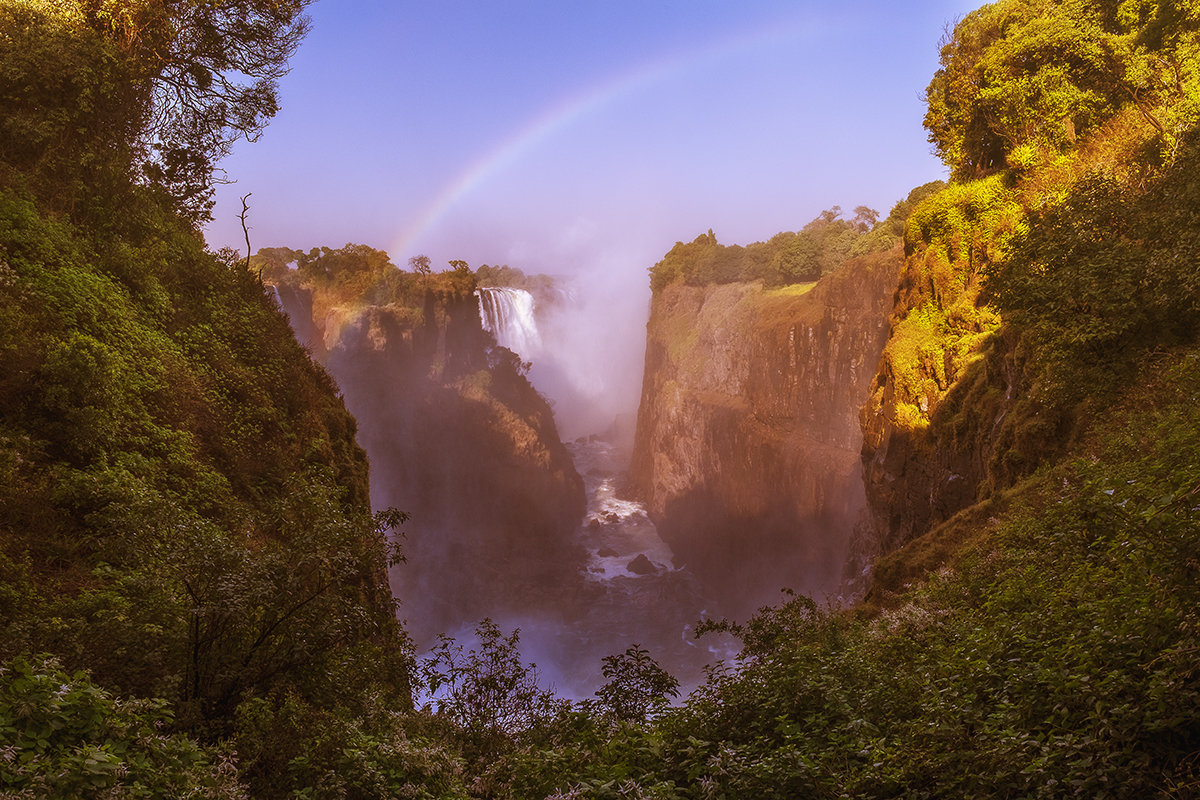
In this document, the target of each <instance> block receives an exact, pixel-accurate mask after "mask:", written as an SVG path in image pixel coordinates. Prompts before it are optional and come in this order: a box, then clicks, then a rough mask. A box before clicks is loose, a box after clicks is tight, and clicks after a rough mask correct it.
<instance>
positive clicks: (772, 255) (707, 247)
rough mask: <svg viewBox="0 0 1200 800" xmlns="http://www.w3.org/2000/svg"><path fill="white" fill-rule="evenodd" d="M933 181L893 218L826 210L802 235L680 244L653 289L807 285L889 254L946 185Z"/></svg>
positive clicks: (705, 237) (655, 270)
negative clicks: (915, 214) (926, 201)
mask: <svg viewBox="0 0 1200 800" xmlns="http://www.w3.org/2000/svg"><path fill="white" fill-rule="evenodd" d="M944 185H945V184H944V182H943V181H932V182H930V183H927V184H924V185H923V186H918V187H917V188H916V189H913V190H912V191H911V192H909V194H908V197H906V198H905V199H904V200H901V201H900V202H898V203H896V205H895V206H893V207H892V211H891V213H890V214H888V216H887V218H886V219H884V220H882V221H880V220H879V212H877V211H875V210H874V209H871V208H867V207H866V206H858V207H857V208H855V209H854V218H853V219H849V220H848V219H843V217H842V209H841V207H840V206H834V207H833V208H830V209H826V210H825V211H822V212H821V213H820V215H818V216H817V218H816V219H814V220H812V221H811V222H809V223H808V224H807V225H805V226H804V227H803V228H801V229H800V230H799V231H794V232H793V231H785V232H783V233H777V234H775V235H774V236H772V237H771V238H770V239H769V240H767V241H765V242H754V243H752V244H748V245H746V246H744V247H743V246H742V245H736V244H735V245H723V244H720V243H718V242H717V237H716V236H715V235H714V234H713V232H712V230H711V229H710V230H709V231H708V232H707V233H702V234H700V235H699V236H697V237H696V238H695V239H694V240H692V241H691V242H688V243H687V244H685V243H683V242H676V243H675V246H674V247H672V248H671V249H670V251H668V252H667V254H666V256H664V257H663V259H662V261H659V262H658V263H657V264H655V265H654V266H653V267H651V268H650V288H651V290H652V291H655V292H658V291H661V290H662V289H663V288H665V287H667V286H669V285H671V284H672V283H685V284H687V285H689V286H704V285H707V284H711V283H736V282H739V281H762V282H763V283H764V284H765V285H767V286H783V285H787V284H792V283H807V282H811V281H815V280H818V279H820V277H821V276H822V275H825V274H827V273H830V272H832V271H834V270H835V269H837V268H838V267H840V266H841V265H842V264H843V263H844V262H845V261H846V259H848V258H852V257H854V256H863V255H867V254H869V253H877V252H879V251H882V250H887V249H888V248H889V247H891V246H892V245H894V244H895V243H896V242H897V241H898V240H899V239H900V237H901V236H902V235H903V233H904V220H905V219H907V218H908V215H909V213H910V212H911V211H912V208H913V206H915V205H916V204H917V203H918V202H920V200H921V199H923V198H924V197H927V196H928V195H930V194H932V193H933V192H936V191H937V190H938V189H940V188H942V186H944Z"/></svg>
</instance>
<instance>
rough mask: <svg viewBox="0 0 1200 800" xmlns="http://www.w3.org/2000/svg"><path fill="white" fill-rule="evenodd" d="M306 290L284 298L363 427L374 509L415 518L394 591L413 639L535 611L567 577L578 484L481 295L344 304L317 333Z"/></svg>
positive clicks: (548, 416)
mask: <svg viewBox="0 0 1200 800" xmlns="http://www.w3.org/2000/svg"><path fill="white" fill-rule="evenodd" d="M303 293H304V292H303V290H299V291H296V290H292V292H291V293H285V294H282V295H281V299H282V301H283V302H284V303H285V304H286V305H287V306H288V308H287V310H288V311H289V313H290V314H291V316H292V318H293V323H292V324H293V327H294V329H295V330H296V332H297V334H298V335H300V334H302V333H306V334H307V335H309V336H313V337H319V338H318V339H317V341H310V342H307V344H309V346H310V349H312V350H313V352H314V353H315V354H317V355H319V356H322V357H323V360H324V362H325V366H326V368H327V369H328V370H329V372H330V374H332V375H333V377H334V378H335V379H336V380H337V382H338V384H339V386H340V387H341V389H342V391H343V393H344V395H345V400H346V406H347V408H349V409H350V411H351V412H352V413H353V414H354V416H355V417H356V418H357V420H358V425H359V435H358V439H359V443H360V444H361V445H362V446H363V448H364V449H365V450H366V451H367V454H368V456H369V458H370V462H371V493H372V505H373V506H374V507H375V508H377V509H378V508H386V507H389V506H390V507H395V508H399V509H401V510H403V511H405V512H407V513H408V514H410V515H411V519H410V521H409V522H408V523H407V524H406V525H405V526H404V530H405V533H406V539H405V541H404V549H405V554H406V556H407V558H408V563H407V564H406V565H402V566H400V567H398V568H397V569H395V570H393V574H392V583H393V588H394V590H395V593H396V595H397V597H398V598H399V599H400V601H401V609H400V615H401V616H402V617H405V618H407V621H408V627H409V630H410V632H411V633H412V634H413V635H414V636H415V637H416V638H417V639H418V641H422V640H425V639H427V638H429V637H430V636H432V635H433V634H436V633H438V632H441V631H445V630H449V629H452V628H454V627H456V626H458V625H460V624H462V623H464V622H474V621H477V620H478V619H480V618H482V617H484V616H488V615H492V616H495V615H497V614H501V613H506V612H521V611H526V610H529V609H532V608H536V607H538V606H539V605H542V604H543V600H544V598H546V597H547V596H550V595H551V593H553V592H554V591H555V590H556V588H557V587H559V586H561V585H563V584H565V583H566V582H569V581H570V580H572V579H573V578H574V576H575V575H576V574H577V572H578V569H579V554H577V553H575V552H573V550H572V549H571V547H570V545H569V544H568V537H569V535H570V534H571V532H572V531H573V530H574V528H575V526H576V525H577V524H578V522H579V520H580V518H581V516H582V514H583V510H584V497H583V483H582V480H581V479H580V477H579V475H578V473H576V471H575V468H574V466H573V464H572V462H571V458H570V455H569V454H568V453H567V451H566V449H565V448H564V446H563V445H562V443H561V441H560V440H559V438H558V432H557V430H556V428H555V425H554V419H553V415H552V412H551V409H550V407H549V405H548V404H547V403H546V401H545V400H544V399H543V398H542V397H541V396H540V395H538V393H537V392H536V391H534V389H533V387H532V386H530V384H529V382H528V381H527V380H526V379H525V378H524V376H523V375H522V374H521V372H520V363H519V361H517V360H516V359H515V357H512V356H511V354H510V353H509V352H508V351H507V350H503V349H500V348H497V349H494V350H489V347H488V345H489V342H488V339H487V337H486V336H485V334H484V333H483V331H482V328H481V326H480V320H479V312H478V306H477V304H476V301H475V298H474V297H473V296H470V295H465V296H462V297H439V298H434V297H433V296H430V297H428V298H427V301H426V303H425V308H424V313H423V314H422V315H420V316H421V318H420V319H414V318H413V317H414V315H413V313H412V310H411V309H398V308H393V307H388V306H365V307H358V308H346V307H339V308H334V309H332V310H331V311H330V312H329V313H328V314H327V316H326V318H325V319H322V320H315V321H313V324H312V325H311V327H309V326H308V324H307V323H306V322H305V318H304V314H305V312H306V311H309V310H310V309H311V308H312V305H313V304H312V302H311V300H309V301H308V302H305V301H304V298H303V297H302V295H303ZM293 295H294V296H293Z"/></svg>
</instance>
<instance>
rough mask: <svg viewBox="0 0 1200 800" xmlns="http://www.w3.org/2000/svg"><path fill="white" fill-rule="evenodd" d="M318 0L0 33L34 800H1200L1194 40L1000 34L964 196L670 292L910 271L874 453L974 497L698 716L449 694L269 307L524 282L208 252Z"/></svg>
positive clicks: (661, 285)
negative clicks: (877, 264) (891, 265)
mask: <svg viewBox="0 0 1200 800" xmlns="http://www.w3.org/2000/svg"><path fill="white" fill-rule="evenodd" d="M304 5H305V4H304V3H303V2H300V1H299V0H297V1H296V2H282V3H281V2H266V0H233V1H232V2H225V3H206V2H199V0H184V2H174V3H168V2H161V0H139V1H138V2H121V3H117V2H101V0H75V1H73V2H72V1H69V0H67V1H64V2H53V3H52V2H41V1H40V0H0V795H3V796H5V797H64V798H75V797H79V798H83V797H131V798H140V797H176V796H180V797H182V796H194V797H212V798H241V797H256V798H259V797H261V798H284V797H288V798H391V797H424V798H451V797H462V798H467V797H480V798H483V797H487V798H541V797H548V798H549V797H553V798H583V797H589V798H618V797H641V798H721V797H726V798H742V797H755V798H770V797H778V798H797V797H814V798H826V797H828V798H882V797H914V798H916V797H923V798H938V797H945V798H964V797H1012V798H1017V797H1097V798H1100V797H1104V798H1143V797H1162V798H1176V799H1177V800H1184V799H1185V798H1191V797H1196V796H1198V795H1200V667H1198V664H1200V658H1198V654H1200V611H1198V609H1200V467H1198V466H1197V465H1200V427H1198V425H1197V419H1198V416H1197V410H1196V409H1197V398H1198V397H1200V348H1198V345H1197V336H1198V334H1200V266H1198V265H1200V177H1198V176H1200V134H1198V133H1197V123H1198V122H1200V83H1198V82H1200V6H1197V4H1196V3H1195V2H1192V1H1191V0H1122V2H1104V3H1102V2H1098V1H1095V0H1061V1H1059V2H1055V1H1052V0H1004V1H1002V2H998V3H994V4H991V5H988V6H985V7H984V8H982V9H980V10H979V11H977V12H974V13H972V14H970V15H968V16H967V17H965V18H964V19H963V20H962V21H961V22H960V23H959V24H958V26H957V27H956V28H955V29H954V30H953V31H952V32H951V33H950V34H949V35H948V37H947V39H946V41H945V42H944V44H943V49H942V60H941V64H942V68H941V69H940V70H939V71H938V73H937V74H936V75H935V76H934V78H933V81H932V83H931V84H930V86H929V90H928V93H927V98H928V102H929V106H928V108H929V111H928V115H927V117H926V124H927V126H928V128H929V130H930V137H931V141H932V142H933V144H934V146H935V147H937V148H938V150H939V152H940V153H941V154H942V155H943V157H944V158H945V159H946V162H947V163H948V164H949V166H950V167H951V169H952V170H953V174H954V180H953V182H952V183H950V184H949V185H941V184H929V185H926V186H923V187H920V188H918V189H916V190H914V192H913V193H912V194H911V195H910V196H909V197H908V198H907V199H906V200H905V201H903V202H902V203H900V204H897V206H896V207H895V208H894V209H893V211H892V213H891V214H890V215H889V216H888V217H887V218H886V219H885V220H883V221H878V220H877V215H876V214H875V213H874V212H872V211H871V210H870V209H865V208H859V209H856V211H855V217H854V218H853V219H849V220H848V219H844V218H842V216H841V214H840V211H839V210H838V209H836V208H834V209H830V210H829V211H827V212H825V213H823V214H822V215H821V216H820V217H818V218H817V219H816V220H814V221H813V222H811V223H809V224H808V225H806V226H805V227H804V228H802V229H801V230H800V231H797V232H794V233H782V234H779V235H778V236H776V237H774V238H772V239H771V240H770V241H768V242H765V243H756V244H752V245H748V246H746V247H737V246H728V247H727V246H722V245H720V244H718V243H717V241H716V238H715V236H714V235H713V234H712V233H711V231H710V232H709V233H707V234H704V235H702V236H700V237H698V238H697V239H696V240H694V241H693V242H691V243H688V244H682V243H680V244H677V245H676V246H675V247H674V248H672V250H671V251H670V252H669V253H668V254H667V255H666V257H665V258H664V259H663V260H662V261H661V262H659V263H658V264H656V265H655V266H654V267H653V269H652V270H651V276H650V277H651V285H652V287H653V289H654V291H655V292H656V293H659V294H661V293H662V292H664V291H666V290H667V289H668V288H669V287H671V286H672V285H674V284H686V285H706V284H712V283H736V282H745V281H761V282H762V283H763V284H764V285H765V286H766V287H768V289H769V290H771V294H773V295H777V297H776V299H778V300H780V303H779V305H780V307H782V306H783V305H786V302H785V301H787V300H789V299H791V298H793V297H794V296H797V295H801V294H803V293H804V292H807V291H809V290H810V287H811V285H812V283H813V282H815V281H817V280H818V279H820V278H821V277H822V276H825V275H827V274H828V273H830V272H832V271H835V270H836V269H837V267H838V266H839V265H840V264H841V263H843V262H845V261H846V260H847V259H850V258H854V257H856V256H862V255H871V254H877V253H881V252H883V251H886V250H888V249H889V248H891V247H893V246H896V244H897V242H899V241H901V240H902V241H903V248H904V252H905V256H906V267H905V271H904V274H903V278H902V282H901V284H900V286H899V287H898V293H897V305H896V308H895V312H894V315H893V317H892V319H891V320H890V323H891V332H892V336H891V340H890V342H889V344H888V346H887V350H886V351H885V354H884V359H883V362H882V364H881V366H880V372H879V377H878V379H877V381H876V385H875V387H874V390H873V392H874V393H873V397H872V398H871V400H870V403H871V404H872V406H871V407H872V408H878V409H879V410H880V413H879V415H878V419H879V420H880V422H878V423H871V424H878V425H880V426H885V427H881V428H880V429H879V430H880V431H883V430H886V431H888V432H889V435H895V436H896V438H898V439H903V440H904V441H905V442H906V444H907V445H908V447H909V449H908V451H907V452H906V453H905V454H904V455H905V457H906V458H909V459H910V461H909V462H908V463H909V464H910V465H911V466H912V469H913V471H914V472H920V471H921V470H922V469H924V468H925V467H926V466H927V465H928V464H929V463H932V460H933V459H935V458H936V457H945V454H946V453H951V454H956V455H962V456H963V457H962V458H961V459H959V462H956V463H963V464H966V465H968V466H969V467H970V468H971V471H972V472H971V474H966V475H963V476H961V477H962V478H963V479H964V480H972V481H973V487H974V490H975V491H976V496H975V497H974V498H972V499H973V500H978V501H979V502H978V503H977V504H975V505H971V504H969V503H968V505H967V506H966V507H964V508H962V509H958V513H957V514H953V515H952V516H950V518H949V519H941V520H933V523H934V524H933V525H932V527H931V528H930V529H929V530H926V531H920V532H919V533H921V534H922V535H921V536H920V537H919V538H917V539H915V540H914V541H912V542H911V543H909V544H908V545H907V546H906V547H903V548H901V549H898V550H896V551H894V552H891V553H889V554H887V555H885V556H883V557H881V558H880V559H879V560H878V562H877V566H876V572H875V576H874V582H873V584H872V586H871V588H870V590H869V592H868V595H867V598H866V601H865V602H864V603H863V604H862V605H860V606H859V607H857V608H855V609H850V610H843V609H835V608H821V607H818V606H817V605H816V604H815V603H813V602H812V601H811V600H809V599H807V598H804V597H797V596H785V597H784V598H782V601H781V602H780V604H779V605H777V606H776V607H774V608H769V609H763V610H762V611H761V612H760V613H759V614H758V615H756V616H755V617H754V618H752V619H751V620H749V621H746V622H742V623H734V622H729V623H723V624H720V623H719V624H717V625H715V626H712V627H716V628H719V629H722V630H725V631H729V632H733V633H736V634H737V635H738V636H740V637H741V639H742V642H743V649H742V651H741V654H740V656H739V657H738V658H737V659H736V660H735V661H733V662H732V663H725V664H718V665H714V666H713V667H712V668H711V670H710V673H709V676H708V680H707V681H706V683H705V684H704V685H703V686H701V687H700V688H699V689H698V690H696V691H695V692H694V693H693V694H692V695H691V696H690V697H688V698H678V697H677V696H676V692H677V685H676V684H675V682H674V679H673V678H671V676H669V675H667V674H665V673H664V672H663V671H662V670H661V669H660V668H659V667H658V665H657V664H656V663H655V662H654V660H653V658H652V655H651V654H650V653H649V652H648V651H647V650H645V649H644V648H642V647H640V646H638V645H632V646H631V647H630V648H629V649H628V650H626V651H625V652H624V653H623V654H614V655H613V656H611V657H610V658H608V659H605V662H604V667H603V672H604V676H605V679H606V680H607V683H606V684H605V685H604V686H603V687H601V689H600V690H599V691H598V692H597V695H596V698H595V699H594V700H591V701H588V702H583V703H568V702H565V701H563V700H561V699H558V698H555V697H553V696H551V695H550V694H548V693H547V692H545V691H544V690H542V689H540V688H539V687H538V686H537V684H536V681H535V680H534V676H535V672H534V669H533V667H532V666H530V665H527V664H524V663H523V662H522V661H521V659H520V658H519V656H518V655H517V650H516V645H517V642H518V639H517V634H516V633H515V632H508V633H506V632H504V631H502V630H500V629H499V627H497V626H495V625H494V624H492V623H490V622H488V621H485V622H484V623H481V625H480V628H479V630H478V631H477V633H478V643H477V644H476V645H475V646H474V648H472V647H470V646H466V645H459V644H458V643H457V642H454V641H453V640H444V641H443V643H442V645H441V647H439V648H438V649H437V650H435V652H434V653H433V654H432V655H431V656H430V657H429V658H428V659H426V660H424V661H421V662H420V663H418V659H416V658H415V656H414V655H413V653H412V652H411V646H410V643H409V641H408V638H407V636H406V635H405V633H404V631H403V629H402V628H401V626H400V625H399V624H398V623H397V621H396V618H395V609H394V606H393V602H392V600H391V597H390V594H389V593H388V588H387V583H386V577H385V570H386V568H387V566H388V565H389V564H393V563H395V562H396V560H398V559H399V558H400V557H401V554H400V553H399V552H398V551H397V550H396V549H395V547H394V546H393V545H392V544H391V542H392V541H393V540H392V539H391V538H390V537H389V532H391V531H393V530H394V529H395V528H397V527H399V526H400V525H402V523H403V521H404V517H403V514H400V513H399V512H395V511H391V512H384V513H382V514H379V515H375V516H372V514H371V513H370V510H369V508H368V506H367V488H368V487H367V465H366V461H365V458H364V456H363V454H362V452H361V450H359V449H358V447H357V446H356V445H355V443H354V432H355V423H354V420H353V419H352V418H351V417H350V416H349V415H348V414H347V413H346V411H345V408H344V407H343V405H342V403H341V400H340V399H339V397H338V394H337V390H336V387H335V386H334V385H333V383H332V381H331V380H330V379H329V377H328V376H327V375H326V374H325V373H324V372H323V371H322V370H321V369H320V368H319V367H317V366H315V365H314V363H313V362H312V361H311V360H310V359H309V357H308V356H307V354H306V353H305V352H304V351H303V350H302V349H301V347H300V346H299V345H298V344H297V343H296V342H295V340H294V339H293V338H292V336H291V334H290V332H289V329H288V326H287V322H286V320H285V319H284V318H283V316H282V315H281V314H280V313H279V312H278V311H277V309H276V308H275V306H274V304H273V301H272V300H271V299H270V298H269V297H268V294H267V290H266V287H265V285H264V282H266V283H273V284H276V285H283V286H286V285H294V286H296V287H303V288H306V289H309V290H312V291H313V292H314V298H315V299H314V302H315V303H319V304H323V305H322V308H323V309H324V310H332V309H335V308H337V307H340V306H342V305H345V304H350V303H364V302H366V303H371V304H375V305H379V306H391V307H393V309H394V310H395V312H396V313H397V314H399V315H400V316H401V317H403V316H404V314H409V317H407V319H408V320H409V322H410V324H412V325H414V326H415V325H418V324H420V322H421V321H422V319H423V316H422V315H423V314H424V313H425V308H426V303H427V298H429V297H435V298H436V297H444V298H454V299H457V300H459V301H466V300H468V299H469V298H470V295H471V293H472V292H473V291H474V289H475V288H476V286H477V285H478V284H479V283H481V282H482V283H494V284H501V285H514V286H527V285H528V281H529V280H531V279H529V278H528V277H527V276H524V275H521V274H518V273H519V271H516V270H509V269H508V268H506V267H495V268H494V267H481V268H480V269H479V270H478V271H476V272H472V271H471V270H470V268H469V267H468V265H466V264H465V263H463V262H451V264H450V265H449V267H450V268H449V269H447V270H443V271H439V272H434V271H433V270H432V269H431V265H430V264H429V262H428V259H425V260H424V261H422V260H421V258H420V257H417V258H414V259H413V261H412V262H411V263H410V264H409V267H410V268H409V269H407V270H404V269H400V268H399V267H396V266H395V265H394V264H392V263H391V262H390V260H389V259H388V257H387V254H385V253H382V252H381V251H377V250H373V249H371V248H369V247H364V246H361V245H347V246H346V247H344V248H341V249H337V250H333V249H329V248H318V249H314V250H310V251H308V252H302V251H294V250H289V249H284V248H278V249H272V250H263V251H260V252H259V253H258V255H257V256H256V257H255V258H253V259H249V261H248V262H247V260H246V259H245V258H242V257H240V256H239V255H238V254H234V253H221V254H213V253H210V252H208V251H206V250H205V248H204V245H203V243H202V241H201V240H200V238H199V236H198V234H197V233H196V230H195V227H194V225H195V223H196V221H197V220H201V219H203V218H204V216H205V214H206V213H207V209H208V207H209V202H210V200H209V198H210V197H211V186H212V183H211V173H212V169H213V168H214V166H215V163H216V161H217V159H219V158H220V156H221V155H222V154H223V153H224V152H225V151H226V150H227V149H228V146H229V143H230V142H231V141H233V139H234V138H236V137H238V136H253V135H255V134H256V133H257V132H258V131H259V130H260V129H261V127H262V125H263V124H264V123H265V122H266V121H267V119H269V118H270V116H271V115H272V114H273V113H274V111H275V109H276V99H275V94H274V84H273V81H274V79H275V78H277V77H278V76H279V75H280V74H282V71H283V70H284V68H285V64H286V59H287V56H288V54H290V53H291V51H292V50H293V49H294V47H295V46H296V44H297V42H298V41H299V39H300V37H301V36H302V35H303V33H304V31H305V30H306V26H307V22H306V21H305V19H304V17H303V15H302V13H301V12H302V10H303V7H304ZM185 32H186V35H185ZM239 75H240V76H241V77H238V78H236V80H235V76H239ZM897 257H898V256H897ZM731 296H733V295H732V294H731ZM766 300H767V301H770V300H771V295H768V297H767V298H766ZM764 308H767V306H766V305H764ZM679 333H680V336H681V337H686V336H687V335H689V333H688V332H687V331H682V330H681V331H680V332H679ZM684 341H685V340H684V339H682V338H681V342H684ZM514 374H515V373H514ZM477 380H478V381H479V382H481V383H482V381H483V380H484V379H483V377H481V376H477ZM487 388H488V387H486V386H481V387H480V389H479V390H480V391H483V390H484V389H487ZM868 438H869V437H868ZM875 444H876V445H878V444H879V442H875ZM947 458H948V457H947ZM922 459H926V460H924V461H923V460H922ZM903 502H905V503H921V502H929V499H928V496H913V497H906V498H903ZM414 697H417V698H428V699H429V703H428V705H427V706H426V707H424V708H419V709H418V708H414V707H413V706H414V702H413V699H414Z"/></svg>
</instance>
